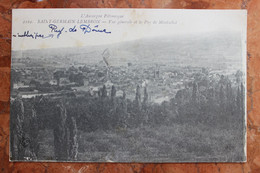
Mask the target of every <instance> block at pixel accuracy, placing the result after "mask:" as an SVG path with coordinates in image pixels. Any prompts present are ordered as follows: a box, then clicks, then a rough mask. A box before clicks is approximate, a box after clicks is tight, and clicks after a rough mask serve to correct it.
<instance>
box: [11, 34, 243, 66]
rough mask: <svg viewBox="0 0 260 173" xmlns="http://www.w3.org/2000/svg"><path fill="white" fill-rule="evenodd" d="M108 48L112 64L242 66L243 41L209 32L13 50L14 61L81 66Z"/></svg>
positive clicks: (99, 57)
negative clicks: (64, 61)
mask: <svg viewBox="0 0 260 173" xmlns="http://www.w3.org/2000/svg"><path fill="white" fill-rule="evenodd" d="M105 49H108V52H109V54H110V57H109V58H108V59H107V60H108V61H109V63H110V64H111V65H114V66H117V65H126V64H127V63H128V62H132V63H140V64H147V63H149V64H150V63H166V64H171V63H172V64H174V65H191V66H214V67H215V66H220V67H221V66H222V65H223V63H224V64H225V63H226V64H230V63H231V64H240V63H241V38H240V35H239V34H235V33H215V34H213V33H207V34H200V35H180V36H174V37H160V38H158V37H155V38H144V39H139V40H134V41H126V42H122V43H116V44H110V45H100V46H90V47H76V48H55V49H38V50H36V49H35V50H25V51H13V52H12V56H13V57H14V58H26V57H29V58H46V59H49V58H53V59H57V60H58V61H62V59H63V58H66V59H70V60H71V61H74V62H77V63H89V64H92V63H98V62H100V61H102V53H103V51H104V50H105Z"/></svg>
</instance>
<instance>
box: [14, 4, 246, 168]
mask: <svg viewBox="0 0 260 173" xmlns="http://www.w3.org/2000/svg"><path fill="white" fill-rule="evenodd" d="M246 28H247V11H246V10H176V9H14V10H13V11H12V58H11V94H10V103H11V108H10V161H38V162H40V161H48V162H153V163H158V162H159V163H163V162H245V161H246Z"/></svg>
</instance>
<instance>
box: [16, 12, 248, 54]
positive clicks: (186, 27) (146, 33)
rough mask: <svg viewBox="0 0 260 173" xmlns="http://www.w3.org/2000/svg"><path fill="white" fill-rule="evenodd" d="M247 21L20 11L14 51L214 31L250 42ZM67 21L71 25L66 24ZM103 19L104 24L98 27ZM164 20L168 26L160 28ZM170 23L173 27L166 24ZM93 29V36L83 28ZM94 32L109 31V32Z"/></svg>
mask: <svg viewBox="0 0 260 173" xmlns="http://www.w3.org/2000/svg"><path fill="white" fill-rule="evenodd" d="M109 15H110V17H109ZM246 18H247V11H246V10H173V9H14V10H13V23H12V50H28V49H47V48H59V47H85V46H93V45H102V44H110V43H120V42H123V41H131V40H137V39H141V38H151V37H159V36H169V37H170V36H174V35H187V34H203V33H212V32H219V33H221V32H239V33H241V38H242V41H244V42H245V41H246ZM61 20H62V21H64V20H67V21H66V22H70V23H60V21H61ZM84 20H85V21H84ZM97 20H98V21H99V22H100V23H95V22H96V21H97ZM57 21H58V23H56V22H57ZM160 21H161V22H162V23H163V24H159V22H160ZM71 22H72V23H71ZM73 22H75V23H73ZM122 22H123V23H122ZM140 22H142V23H140ZM167 22H168V23H170V24H165V23H167ZM118 23H120V24H118ZM50 24H52V25H51V26H50ZM54 25H56V26H54ZM87 25H88V27H90V28H91V30H92V31H91V32H85V31H86V29H85V30H84V29H83V28H84V27H85V28H86V26H87ZM55 27H57V28H56V29H55ZM62 28H63V30H62V31H61V34H60V35H59V38H57V35H58V33H59V30H61V29H62ZM73 28H74V29H73ZM88 29H89V28H88ZM93 29H95V30H100V31H104V29H106V30H105V31H106V33H105V32H95V31H93ZM55 31H56V32H55ZM70 31H74V32H70ZM84 32H85V33H84ZM24 33H25V34H24ZM36 33H37V34H36ZM49 34H53V38H51V37H49V38H44V39H43V38H41V37H39V36H42V37H47V36H50V35H49ZM36 35H38V37H37V38H36Z"/></svg>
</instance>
